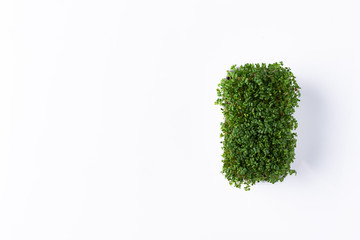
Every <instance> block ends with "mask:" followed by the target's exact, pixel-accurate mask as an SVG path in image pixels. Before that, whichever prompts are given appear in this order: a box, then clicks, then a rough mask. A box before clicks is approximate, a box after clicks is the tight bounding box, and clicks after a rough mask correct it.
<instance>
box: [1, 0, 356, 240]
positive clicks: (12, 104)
mask: <svg viewBox="0 0 360 240" xmlns="http://www.w3.org/2000/svg"><path fill="white" fill-rule="evenodd" d="M359 23H360V15H359V5H358V1H355V0H354V1H346V0H342V1H314V0H311V1H304V0H302V1H224V0H221V1H193V0H191V1H115V0H114V1H106V0H102V1H100V0H98V1H89V0H88V1H85V0H84V1H80V0H76V1H73V0H68V1H60V0H58V1H54V0H52V1H48V0H43V1H39V0H32V1H26V0H23V1H6V0H5V1H4V0H2V1H1V3H0V239H1V240H10V239H11V240H12V239H16V240H20V239H21V240H23V239H31V240H32V239H34V240H45V239H46V240H49V239H51V240H54V239H55V240H56V239H59V240H60V239H61V240H63V239H74V240H75V239H76V240H78V239H86V240H92V239H156V240H162V239H164V240H168V239H196V240H197V239H207V240H208V239H360V230H359V229H357V227H359V223H360V220H359V216H360V206H359V202H360V188H359V184H358V182H359V167H360V161H359V160H360V159H359V149H360V146H359V134H360V131H359V122H360V121H359V120H360V119H359V117H360V111H359V106H358V105H359V100H360V97H359V91H360V83H359V80H360V79H359V76H360V74H359V64H360V58H359V54H360V47H359V46H360V45H359V43H360V35H359ZM275 61H283V62H284V64H285V66H288V67H290V68H291V70H292V71H293V73H294V74H295V76H296V77H297V81H298V83H299V85H300V86H301V93H302V97H301V102H300V108H298V109H297V111H296V117H297V119H298V121H299V128H298V144H297V148H296V160H295V162H294V164H293V165H292V166H293V168H295V169H296V170H297V172H298V175H297V176H294V175H293V176H289V177H287V178H286V180H285V181H284V182H282V183H277V184H274V185H273V184H267V183H261V184H258V185H256V186H254V187H253V188H252V190H251V191H250V192H245V191H244V190H242V189H236V188H234V187H231V186H229V184H228V182H227V181H226V179H225V178H224V176H223V175H221V174H220V171H221V167H222V164H221V153H222V150H221V144H220V141H221V139H220V138H219V134H220V122H221V121H222V115H221V111H220V108H219V107H218V106H215V105H214V102H215V100H216V98H217V95H216V88H217V84H218V83H219V82H220V80H221V78H223V77H224V76H225V74H226V70H227V69H229V68H230V66H231V65H233V64H238V65H239V64H244V63H247V62H250V63H257V62H259V63H262V62H265V63H273V62H275Z"/></svg>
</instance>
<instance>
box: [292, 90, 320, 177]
mask: <svg viewBox="0 0 360 240" xmlns="http://www.w3.org/2000/svg"><path fill="white" fill-rule="evenodd" d="M300 91H301V97H300V102H299V108H297V109H296V112H295V115H294V116H295V118H296V119H297V121H298V128H297V130H296V132H297V134H298V137H297V144H296V149H295V154H296V156H295V162H294V163H293V164H292V168H293V169H296V170H297V171H298V173H300V172H302V173H304V170H305V171H306V169H309V168H310V169H317V168H319V167H320V166H322V165H323V164H324V162H323V161H324V158H323V157H322V153H323V151H324V142H325V141H326V139H325V137H324V133H325V132H324V131H325V129H326V126H325V125H326V119H327V118H326V115H327V110H326V109H327V107H326V104H325V102H324V99H323V98H322V95H321V91H320V89H317V88H316V87H314V86H312V85H305V84H302V85H301V90H300Z"/></svg>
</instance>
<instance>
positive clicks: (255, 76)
mask: <svg viewBox="0 0 360 240" xmlns="http://www.w3.org/2000/svg"><path fill="white" fill-rule="evenodd" d="M218 86H219V88H218V89H217V94H218V99H217V100H216V102H215V105H220V106H221V110H222V113H223V115H224V122H221V131H222V133H221V134H220V138H223V139H222V140H223V141H221V143H222V149H223V154H222V157H223V159H222V162H223V169H222V173H223V174H224V175H225V177H226V178H227V179H228V181H229V183H230V185H234V186H235V187H238V188H241V186H242V185H244V189H245V190H250V186H252V185H254V184H255V183H257V182H260V181H265V182H270V183H276V182H278V181H281V182H282V181H283V180H284V178H285V177H286V176H287V175H288V174H290V175H291V174H294V173H295V174H296V171H295V170H293V169H291V168H290V164H291V163H292V162H293V161H294V158H295V147H296V136H297V134H296V133H295V132H294V131H293V130H295V129H296V128H297V121H296V119H295V118H294V117H293V113H294V112H295V107H298V106H299V105H298V102H299V101H300V91H299V89H300V87H299V85H298V84H297V83H296V80H295V76H294V75H293V73H292V72H291V70H290V68H288V67H284V66H283V62H279V63H277V62H276V63H273V64H265V63H262V64H250V63H247V64H245V65H242V66H240V67H236V65H233V66H231V69H230V70H228V71H227V77H226V78H223V79H222V80H221V82H220V84H219V85H218Z"/></svg>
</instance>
